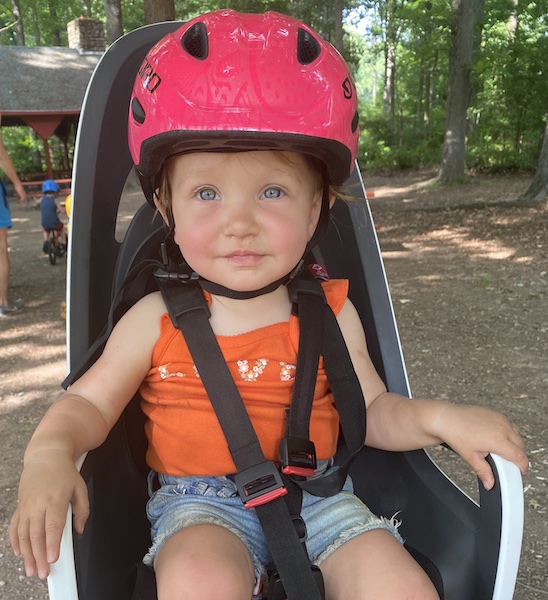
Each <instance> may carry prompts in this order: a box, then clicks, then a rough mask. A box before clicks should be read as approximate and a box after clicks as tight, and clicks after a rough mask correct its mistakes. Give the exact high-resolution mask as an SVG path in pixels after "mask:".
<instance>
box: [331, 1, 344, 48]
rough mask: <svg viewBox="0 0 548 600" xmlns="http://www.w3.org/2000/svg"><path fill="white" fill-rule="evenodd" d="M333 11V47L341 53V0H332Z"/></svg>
mask: <svg viewBox="0 0 548 600" xmlns="http://www.w3.org/2000/svg"><path fill="white" fill-rule="evenodd" d="M333 7H334V12H335V48H337V50H338V51H339V52H340V53H341V54H342V53H343V0H334V3H333Z"/></svg>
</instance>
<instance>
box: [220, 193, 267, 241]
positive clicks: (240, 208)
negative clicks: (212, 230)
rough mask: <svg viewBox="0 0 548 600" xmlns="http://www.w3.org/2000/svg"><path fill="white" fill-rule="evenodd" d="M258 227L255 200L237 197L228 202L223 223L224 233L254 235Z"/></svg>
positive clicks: (237, 235) (238, 235)
mask: <svg viewBox="0 0 548 600" xmlns="http://www.w3.org/2000/svg"><path fill="white" fill-rule="evenodd" d="M258 229H259V227H258V222H257V214H256V204H255V202H253V201H252V200H247V199H245V198H239V199H237V200H236V201H234V202H230V203H229V204H228V207H227V210H226V214H225V223H224V232H225V234H226V235H229V236H236V237H247V236H249V235H255V234H256V233H257V231H258Z"/></svg>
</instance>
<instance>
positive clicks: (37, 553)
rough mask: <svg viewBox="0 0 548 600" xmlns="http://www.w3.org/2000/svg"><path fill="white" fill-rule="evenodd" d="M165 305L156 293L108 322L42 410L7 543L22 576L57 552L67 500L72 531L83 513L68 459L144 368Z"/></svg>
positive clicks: (95, 442) (97, 437) (96, 436)
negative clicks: (88, 357)
mask: <svg viewBox="0 0 548 600" xmlns="http://www.w3.org/2000/svg"><path fill="white" fill-rule="evenodd" d="M164 312H165V306H164V304H163V301H162V299H161V297H160V295H159V294H158V293H156V294H151V295H150V296H147V297H146V298H144V299H143V300H141V301H140V302H139V303H137V304H136V305H135V306H134V307H133V308H132V309H131V310H130V311H128V313H126V315H125V316H124V317H123V318H122V319H121V320H120V322H119V323H118V324H117V325H116V327H115V328H114V331H113V332H112V334H111V336H110V338H109V340H108V342H107V345H106V346H105V350H104V352H103V354H102V355H101V357H100V358H99V359H98V360H97V362H96V363H95V364H94V365H93V366H92V367H91V368H90V369H89V370H88V371H87V372H86V373H85V374H84V375H82V377H81V378H80V379H79V380H78V381H76V382H75V383H74V384H73V385H72V386H71V388H70V390H69V391H68V392H66V393H64V394H63V395H62V396H61V397H60V398H59V400H57V402H55V403H54V404H53V405H52V406H51V407H50V409H49V410H48V411H47V413H46V414H45V416H44V418H43V419H42V421H41V422H40V424H39V425H38V427H37V428H36V431H35V432H34V434H33V436H32V438H31V440H30V442H29V444H28V446H27V449H26V451H25V457H24V466H23V472H22V475H21V480H20V484H19V497H18V505H17V510H16V511H15V513H14V515H13V517H12V520H11V524H10V542H11V544H12V547H13V549H14V551H15V553H16V554H17V555H22V556H23V559H24V563H25V572H26V573H27V575H35V574H38V575H39V577H41V578H45V577H47V575H48V574H49V565H50V564H51V563H52V562H55V561H56V560H57V559H58V557H59V546H60V540H61V534H62V531H63V527H64V523H65V517H66V513H67V509H68V505H69V503H72V510H73V513H74V524H75V529H76V531H79V532H81V531H83V528H84V524H85V522H86V520H87V517H88V513H89V504H88V498H87V490H86V485H85V483H84V481H83V479H82V478H81V476H80V474H79V473H78V471H77V469H76V468H75V466H74V464H75V461H76V460H77V459H78V458H79V457H80V456H81V455H82V454H83V453H84V452H87V451H88V450H92V449H93V448H96V447H97V446H99V445H100V444H101V443H102V442H103V441H104V440H105V438H106V436H107V435H108V433H109V431H110V429H111V428H112V427H113V425H114V424H115V423H116V421H117V420H118V418H119V416H120V414H121V413H122V411H123V409H124V407H125V406H126V404H127V403H128V402H129V400H130V399H131V398H132V397H133V395H134V394H135V392H136V391H137V389H138V387H139V385H140V383H141V381H142V380H143V378H144V377H145V375H146V373H147V372H148V370H149V368H150V359H151V354H152V350H153V348H154V345H155V343H156V341H157V339H158V337H159V332H160V316H161V314H163V313H164Z"/></svg>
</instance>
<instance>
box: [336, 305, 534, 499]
mask: <svg viewBox="0 0 548 600" xmlns="http://www.w3.org/2000/svg"><path fill="white" fill-rule="evenodd" d="M338 320H339V324H340V326H341V329H342V332H343V335H344V337H345V341H346V343H347V345H348V349H349V352H350V355H351V357H352V361H353V364H354V368H355V369H356V373H357V375H358V378H359V380H360V382H361V385H362V389H363V392H364V396H365V401H366V404H367V434H366V442H367V444H368V445H369V446H372V447H375V448H381V449H384V450H394V451H403V450H415V449H418V448H425V447H428V446H432V445H435V444H440V443H442V442H446V443H447V444H449V446H451V448H453V450H455V451H456V452H457V453H458V454H460V455H461V456H462V457H463V458H464V459H465V460H466V461H467V462H468V463H469V464H470V466H471V467H472V469H473V470H474V471H475V472H476V474H477V476H478V477H479V478H480V480H481V481H482V482H483V484H484V486H485V487H486V488H487V489H490V488H491V487H492V486H493V484H494V476H493V473H492V470H491V467H490V466H489V464H488V463H487V461H486V460H485V457H486V456H487V455H488V454H489V453H491V452H494V453H496V454H499V455H500V456H502V457H503V458H506V459H507V460H510V461H512V462H514V463H516V465H517V466H518V467H519V468H520V470H521V471H522V473H525V472H526V471H527V469H528V465H529V461H528V460H527V457H526V455H525V452H524V444H523V440H522V439H521V437H520V435H519V434H518V432H517V429H516V428H515V427H514V426H513V425H512V423H510V421H508V419H507V418H506V417H505V416H504V415H502V414H500V413H498V412H496V411H494V410H491V409H488V408H482V407H479V406H469V405H454V404H450V403H449V402H442V401H437V400H421V399H409V398H405V397H403V396H400V395H398V394H393V393H389V392H387V391H386V388H385V385H384V383H383V382H382V380H381V379H380V377H379V375H378V374H377V372H376V370H375V368H374V366H373V363H372V362H371V359H370V358H369V354H368V352H367V346H366V343H365V335H364V333H363V329H362V327H361V323H360V320H359V316H358V314H357V312H356V309H355V308H354V306H352V304H351V303H350V301H347V302H346V304H345V305H344V307H343V309H342V311H341V312H340V314H339V316H338Z"/></svg>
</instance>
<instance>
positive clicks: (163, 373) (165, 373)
mask: <svg viewBox="0 0 548 600" xmlns="http://www.w3.org/2000/svg"><path fill="white" fill-rule="evenodd" d="M170 364H171V363H167V364H166V365H160V366H159V367H158V373H160V377H161V378H162V379H169V378H170V377H186V375H185V374H184V373H181V372H180V371H174V372H173V373H171V372H170V370H169V365H170Z"/></svg>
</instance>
